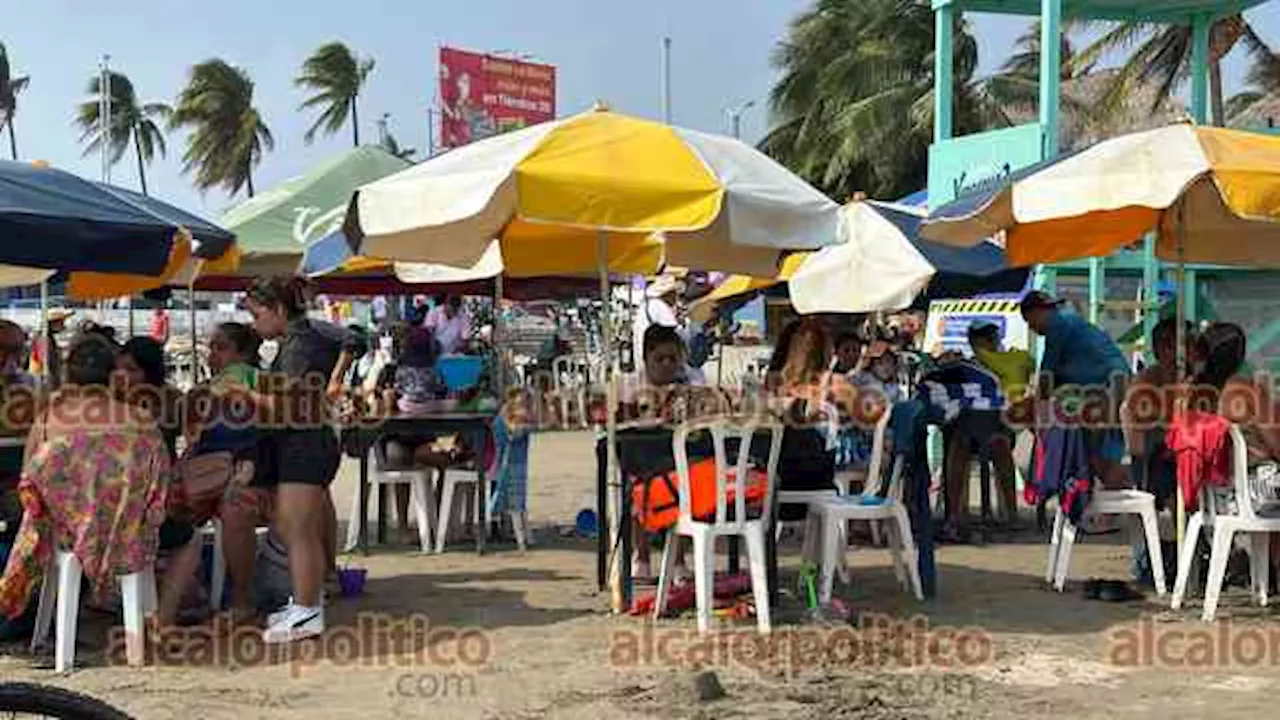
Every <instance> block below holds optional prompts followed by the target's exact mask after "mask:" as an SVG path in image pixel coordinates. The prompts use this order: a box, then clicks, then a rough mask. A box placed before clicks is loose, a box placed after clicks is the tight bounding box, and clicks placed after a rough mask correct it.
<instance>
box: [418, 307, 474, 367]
mask: <svg viewBox="0 0 1280 720" xmlns="http://www.w3.org/2000/svg"><path fill="white" fill-rule="evenodd" d="M423 325H424V326H425V327H428V328H431V329H432V330H433V331H434V332H435V335H436V342H438V343H440V352H442V353H444V354H445V355H452V354H454V353H457V352H458V351H459V350H461V349H462V346H463V345H464V344H465V343H466V341H467V339H468V338H470V337H471V318H469V317H467V313H466V311H465V310H463V309H461V308H459V309H458V313H457V314H456V315H454V316H453V317H452V318H450V317H449V316H448V315H446V314H445V311H444V307H443V306H440V307H435V308H432V309H431V312H429V313H427V319H426V321H425V322H424V323H423Z"/></svg>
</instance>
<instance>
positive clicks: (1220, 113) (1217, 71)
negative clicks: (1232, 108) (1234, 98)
mask: <svg viewBox="0 0 1280 720" xmlns="http://www.w3.org/2000/svg"><path fill="white" fill-rule="evenodd" d="M1209 119H1210V121H1211V122H1212V123H1213V124H1214V125H1215V126H1216V127H1223V126H1224V125H1226V124H1227V119H1226V102H1225V100H1223V97H1222V61H1220V60H1214V61H1212V62H1210V63H1209Z"/></svg>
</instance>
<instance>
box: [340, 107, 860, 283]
mask: <svg viewBox="0 0 1280 720" xmlns="http://www.w3.org/2000/svg"><path fill="white" fill-rule="evenodd" d="M836 211H837V206H836V204H835V203H833V202H832V201H831V200H829V199H828V198H827V197H825V196H824V195H822V194H821V193H819V192H818V191H817V190H815V189H813V188H812V187H810V186H809V185H808V184H806V183H805V182H804V181H803V180H801V179H800V178H798V177H796V176H795V175H793V174H792V173H791V172H790V171H788V170H786V169H785V168H783V167H782V166H781V165H778V164H777V163H775V162H774V161H773V160H771V159H769V158H767V157H765V156H764V155H763V154H761V153H760V152H758V151H756V150H755V149H754V148H751V147H750V146H748V145H745V144H743V143H741V142H738V141H736V140H733V139H729V138H723V137H718V136H714V135H708V134H705V133H700V132H695V131H692V130H684V129H680V128H674V127H671V126H668V125H663V124H660V123H656V122H652V121H649V120H642V119H638V118H633V117H629V116H626V115H621V114H618V113H613V112H609V111H607V110H596V111H592V112H587V113H583V114H581V115H575V116H573V117H570V118H567V119H564V120H559V121H555V122H549V123H543V124H541V125H535V126H533V127H529V128H525V129H523V130H518V131H516V132H512V133H508V134H505V135H500V136H497V137H493V138H489V139H487V140H484V141H481V142H478V143H474V144H472V145H468V146H466V147H463V148H459V149H457V150H453V151H450V152H448V153H446V154H444V155H441V156H439V157H436V158H433V159H431V160H428V161H427V162H424V163H421V164H419V165H415V166H414V167H411V168H409V169H407V170H404V171H402V172H399V173H396V174H395V175H391V176H389V177H386V178H383V179H381V180H377V181H375V182H372V183H369V184H368V185H364V186H362V187H360V188H359V189H358V190H357V191H356V193H355V196H354V197H353V198H352V202H351V207H350V209H349V211H348V214H347V223H346V226H345V228H344V229H345V231H346V234H347V236H348V237H349V238H352V239H353V244H354V245H355V247H354V249H355V251H356V253H357V254H360V255H366V256H369V257H377V258H387V259H394V260H408V261H418V262H436V263H444V264H447V265H455V266H459V267H471V266H473V265H474V264H475V263H476V262H477V261H478V260H479V259H480V258H481V256H482V255H483V254H484V252H485V250H486V249H487V248H488V244H489V241H490V240H491V239H493V238H498V239H499V240H500V241H501V242H502V256H503V259H504V261H505V264H506V268H507V271H508V272H509V273H511V274H513V275H517V276H520V275H529V274H537V273H539V272H541V268H542V267H551V268H554V269H555V271H556V272H557V273H565V272H569V271H571V270H574V269H577V270H579V271H585V272H592V271H595V270H597V269H598V268H599V267H600V262H599V260H600V256H599V253H600V252H601V247H602V246H603V244H602V243H601V242H600V241H601V238H602V237H605V238H606V239H607V245H608V246H609V247H611V248H612V247H613V246H622V247H623V248H628V247H631V246H637V247H641V246H644V245H645V244H646V243H651V242H652V241H653V239H652V238H651V237H650V236H651V235H652V234H654V233H662V235H661V247H662V248H663V250H664V257H663V258H661V260H662V262H663V263H666V264H670V265H676V266H680V267H688V268H696V269H706V270H721V271H728V272H744V273H747V274H752V275H763V276H768V275H773V274H774V273H776V272H777V263H778V256H779V253H780V251H782V250H813V249H817V248H820V247H823V246H825V245H828V244H830V243H832V242H834V241H835V238H836V226H837V222H838V219H837V214H836ZM628 269H634V266H633V268H628ZM657 269H658V268H657V267H655V268H652V269H651V270H649V272H647V273H646V274H652V273H653V272H655V271H656V270H657Z"/></svg>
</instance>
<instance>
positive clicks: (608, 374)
mask: <svg viewBox="0 0 1280 720" xmlns="http://www.w3.org/2000/svg"><path fill="white" fill-rule="evenodd" d="M596 255H597V267H598V270H599V274H600V303H601V306H602V307H601V313H600V336H601V337H600V346H601V347H600V349H601V350H602V351H603V354H604V386H605V391H604V392H605V406H604V407H605V415H604V427H605V478H606V481H607V485H606V486H607V487H608V488H609V504H610V505H612V508H611V509H610V512H609V548H610V554H611V555H612V556H613V565H612V566H611V567H610V568H609V588H610V597H611V601H612V602H611V605H612V608H613V611H614V612H615V613H623V612H626V611H627V610H628V608H627V607H626V590H625V589H624V588H623V587H622V585H623V574H622V564H623V563H629V562H631V558H629V557H622V555H621V553H617V552H614V549H615V548H618V547H620V541H621V540H622V533H623V532H625V527H626V526H625V523H626V518H624V517H622V501H621V498H622V483H621V482H620V481H619V478H618V437H617V436H618V419H617V407H618V398H617V394H616V392H615V390H616V389H615V387H614V377H613V318H612V317H611V313H610V310H611V305H612V303H611V302H610V300H611V298H610V296H609V233H608V231H605V230H601V231H600V240H599V246H598V247H597V249H596Z"/></svg>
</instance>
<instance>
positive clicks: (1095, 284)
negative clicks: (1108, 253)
mask: <svg viewBox="0 0 1280 720" xmlns="http://www.w3.org/2000/svg"><path fill="white" fill-rule="evenodd" d="M1106 271H1107V270H1106V258H1089V322H1091V323H1093V324H1094V325H1097V324H1098V323H1099V322H1101V321H1102V305H1103V303H1104V302H1106V296H1107V276H1106Z"/></svg>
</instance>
